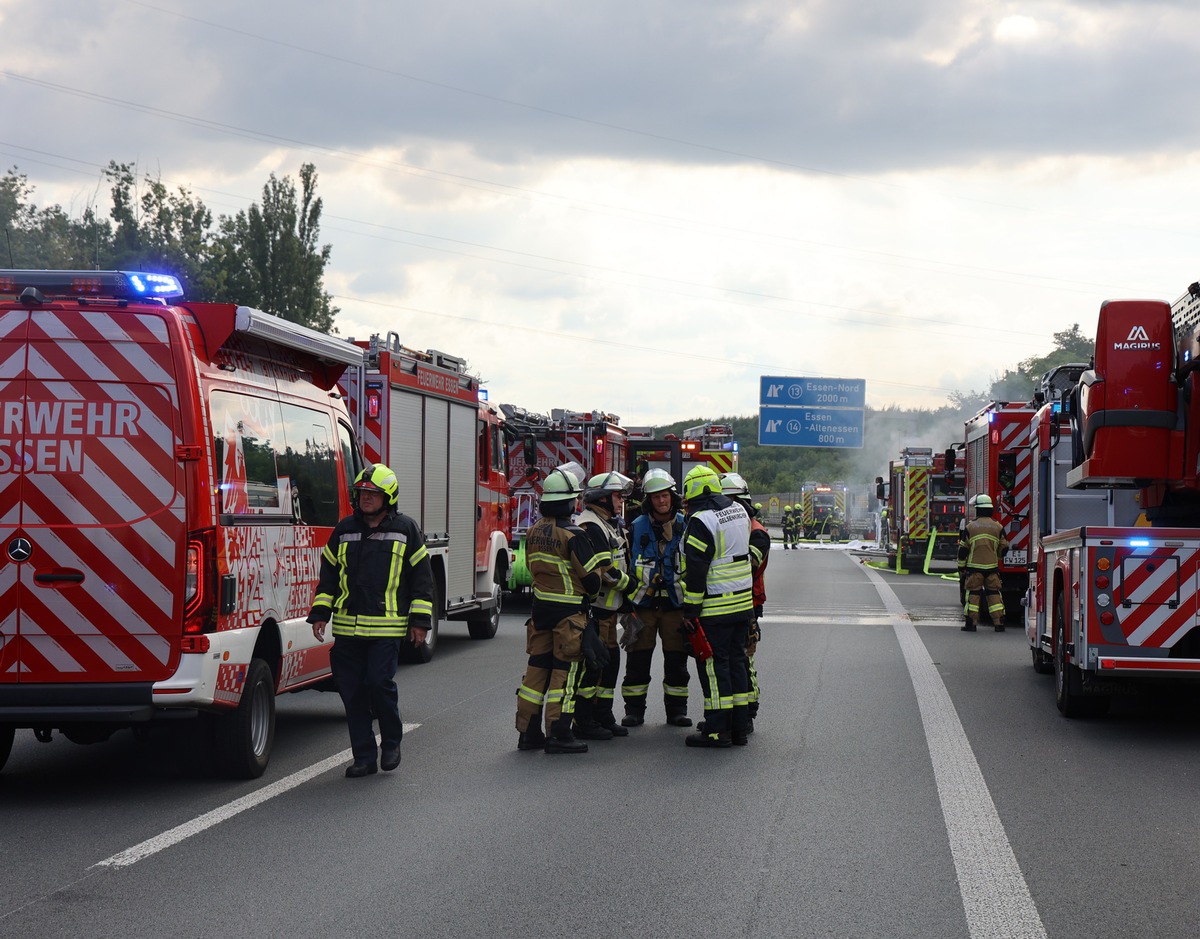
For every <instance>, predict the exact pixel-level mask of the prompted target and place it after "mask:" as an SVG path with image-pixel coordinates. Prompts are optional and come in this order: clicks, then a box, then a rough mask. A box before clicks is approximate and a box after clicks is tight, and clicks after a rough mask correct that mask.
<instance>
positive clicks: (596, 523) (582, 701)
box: [575, 470, 633, 740]
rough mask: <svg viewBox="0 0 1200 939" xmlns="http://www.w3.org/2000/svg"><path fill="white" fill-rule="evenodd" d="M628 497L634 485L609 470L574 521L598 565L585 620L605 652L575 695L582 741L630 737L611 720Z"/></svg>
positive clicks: (594, 481) (590, 488)
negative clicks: (597, 589) (596, 587)
mask: <svg viewBox="0 0 1200 939" xmlns="http://www.w3.org/2000/svg"><path fill="white" fill-rule="evenodd" d="M632 491H633V480H632V479H630V478H629V477H628V476H625V475H624V474H622V473H618V472H616V471H615V470H612V471H610V472H607V473H597V474H596V475H595V476H593V477H592V478H591V479H589V480H588V482H587V488H586V489H584V491H583V511H582V512H580V513H579V514H578V515H577V516H576V517H575V524H576V525H578V526H579V527H580V528H581V529H582V530H583V532H584V533H585V534H586V535H587V537H588V540H589V541H590V542H591V546H592V552H593V553H594V554H595V555H596V557H597V558H600V559H601V560H600V563H599V564H598V565H597V566H596V570H597V572H598V573H599V574H600V579H601V587H600V592H599V595H598V596H596V597H595V599H593V600H592V602H591V611H590V613H589V618H590V619H591V621H592V622H594V624H595V626H596V628H597V629H598V631H599V633H600V639H601V640H602V641H603V643H604V647H605V649H606V650H607V652H608V658H607V662H606V664H605V665H604V666H603V668H601V669H599V670H597V669H595V668H593V667H592V666H591V665H589V666H588V668H587V670H586V671H585V672H584V675H583V679H582V680H581V682H580V684H579V687H578V689H577V690H576V692H575V735H576V736H577V737H581V738H582V739H584V740H611V739H612V738H613V737H628V736H629V731H628V729H626V728H625V727H623V726H621V725H620V724H618V723H617V719H616V717H615V715H614V714H613V698H614V697H615V696H616V689H617V676H618V674H619V673H620V671H621V648H620V646H619V645H618V641H617V617H618V616H619V614H620V612H621V610H622V609H623V608H625V607H628V606H629V601H628V600H627V599H626V597H625V593H626V591H627V590H629V589H630V587H631V585H632V583H633V581H632V580H631V578H630V576H629V573H628V567H629V561H628V555H629V552H628V548H627V546H626V544H625V531H624V518H625V513H624V510H625V498H626V497H627V496H628V495H629V494H630V493H631V492H632Z"/></svg>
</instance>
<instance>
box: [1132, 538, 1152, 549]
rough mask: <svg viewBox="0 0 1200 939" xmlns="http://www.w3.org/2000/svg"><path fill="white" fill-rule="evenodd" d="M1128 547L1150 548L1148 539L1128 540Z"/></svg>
mask: <svg viewBox="0 0 1200 939" xmlns="http://www.w3.org/2000/svg"><path fill="white" fill-rule="evenodd" d="M1129 547H1131V548H1148V547H1150V539H1149V538H1130V539H1129Z"/></svg>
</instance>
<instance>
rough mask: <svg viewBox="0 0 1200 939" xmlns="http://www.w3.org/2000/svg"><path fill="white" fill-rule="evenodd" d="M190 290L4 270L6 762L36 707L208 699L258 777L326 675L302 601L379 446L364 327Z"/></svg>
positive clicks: (63, 713) (1, 570) (74, 713)
mask: <svg viewBox="0 0 1200 939" xmlns="http://www.w3.org/2000/svg"><path fill="white" fill-rule="evenodd" d="M182 295H183V290H182V287H181V285H180V283H179V282H178V280H176V279H175V278H173V277H170V276H167V275H157V274H140V273H121V272H96V271H51V272H47V271H0V363H3V366H2V367H0V545H2V546H3V554H2V555H0V767H2V766H3V764H4V762H5V761H6V760H7V758H8V756H9V753H10V751H11V747H12V743H13V736H14V731H15V730H16V729H17V728H31V729H32V730H33V731H34V733H35V735H36V736H37V738H38V739H39V740H41V741H43V742H47V743H48V742H49V741H50V740H51V737H52V734H53V731H55V730H58V731H59V732H60V733H61V734H62V735H63V736H65V737H66V738H67V739H69V740H72V741H74V742H76V743H94V742H99V741H102V740H106V739H107V738H108V737H109V736H111V734H112V733H113V732H115V731H116V730H118V729H121V728H124V727H134V728H137V727H145V726H147V725H148V724H149V723H150V722H151V721H157V720H165V719H168V718H178V717H183V716H197V715H198V716H200V717H201V718H202V720H203V721H204V724H205V725H206V726H207V728H208V729H210V730H211V743H212V757H213V761H214V763H215V765H216V767H217V768H218V769H219V770H220V771H221V772H223V773H225V774H228V775H233V776H240V777H248V778H250V777H256V776H259V775H261V774H262V772H263V770H264V769H265V768H266V766H267V761H268V759H269V758H270V754H271V746H272V742H273V739H274V732H275V696H276V695H277V694H281V693H283V692H285V691H295V690H297V689H301V688H306V687H312V686H313V685H316V684H318V683H321V682H324V681H325V680H326V679H328V678H329V675H330V671H329V649H330V646H331V643H328V642H326V643H320V642H318V641H317V640H316V639H315V638H314V637H313V634H312V630H311V628H310V627H309V625H308V623H307V622H306V621H305V617H306V616H307V614H308V611H309V608H310V605H311V603H312V597H313V586H314V584H315V582H316V579H317V576H318V572H319V564H320V552H321V549H322V548H323V546H324V545H325V543H326V541H327V540H328V538H329V534H330V532H331V530H332V528H333V526H334V525H335V524H336V523H337V521H338V520H339V519H340V518H341V517H342V516H344V515H346V514H348V513H349V512H350V502H349V489H350V484H351V483H352V481H353V480H354V477H355V476H356V475H357V473H358V472H359V470H360V469H361V468H362V465H363V464H362V461H361V458H360V456H359V451H358V446H357V443H356V440H355V436H354V432H353V429H352V424H351V420H350V416H349V413H348V411H347V409H346V406H345V404H344V402H343V401H342V399H341V396H340V395H338V394H337V391H336V385H337V382H338V380H339V379H340V378H341V377H342V373H343V372H344V371H345V370H346V369H347V368H348V367H349V366H353V365H357V364H360V363H361V361H362V350H361V349H359V348H358V347H356V346H353V345H350V344H349V343H347V342H345V341H344V340H341V339H336V338H331V337H329V336H326V335H324V334H322V333H318V332H316V331H314V330H311V329H306V328H304V327H302V326H298V325H296V324H293V323H290V322H288V321H286V320H282V319H279V318H277V317H274V316H269V315H266V314H264V313H262V312H260V311H258V310H254V309H250V308H248V307H244V306H236V305H234V304H228V303H224V304H217V303H185V302H182V301H181V300H179V298H181V297H182ZM171 301H178V302H174V303H172V302H171Z"/></svg>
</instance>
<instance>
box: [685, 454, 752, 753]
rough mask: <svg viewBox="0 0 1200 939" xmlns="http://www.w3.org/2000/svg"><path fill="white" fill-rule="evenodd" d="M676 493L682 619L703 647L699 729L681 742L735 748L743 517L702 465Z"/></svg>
mask: <svg viewBox="0 0 1200 939" xmlns="http://www.w3.org/2000/svg"><path fill="white" fill-rule="evenodd" d="M683 497H684V499H685V501H686V508H685V511H686V513H687V527H686V529H685V530H684V535H683V616H684V620H685V625H686V626H690V627H691V629H692V630H693V631H698V632H702V633H703V634H704V636H706V637H707V640H708V644H709V646H711V655H709V656H707V657H706V658H704V659H703V660H701V659H700V657H699V656H698V657H697V666H698V671H699V672H700V683H701V685H702V686H703V687H704V727H703V729H699V728H698V729H697V732H696V733H694V734H690V735H689V736H688V737H687V739H686V741H685V742H686V743H687V745H688V746H689V747H729V746H731V745H734V744H736V745H739V746H741V745H744V744H745V743H746V739H747V724H746V721H747V719H748V713H747V709H748V705H749V689H748V687H747V668H746V639H747V636H748V634H749V632H750V619H751V617H752V616H753V614H754V596H753V592H752V583H753V577H752V574H751V570H750V517H749V516H748V515H747V514H746V510H745V509H744V508H742V507H741V506H740V505H738V504H737V503H736V502H734V501H733V500H732V499H730V498H729V497H728V496H724V495H722V494H721V480H720V478H719V477H718V476H717V474H716V472H715V471H714V470H713V469H712V467H710V466H707V465H703V466H696V467H693V468H692V469H691V470H690V471H689V472H688V474H687V476H686V477H685V478H684V481H683ZM693 647H695V644H693Z"/></svg>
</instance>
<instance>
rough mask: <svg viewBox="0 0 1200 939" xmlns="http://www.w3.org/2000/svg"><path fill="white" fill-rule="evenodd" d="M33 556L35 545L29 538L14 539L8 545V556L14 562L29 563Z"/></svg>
mask: <svg viewBox="0 0 1200 939" xmlns="http://www.w3.org/2000/svg"><path fill="white" fill-rule="evenodd" d="M31 554H33V545H32V544H30V543H29V539H28V538H14V539H13V540H12V541H10V542H9V543H8V556H9V557H10V558H12V559H13V560H14V561H28V560H29V555H31Z"/></svg>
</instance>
